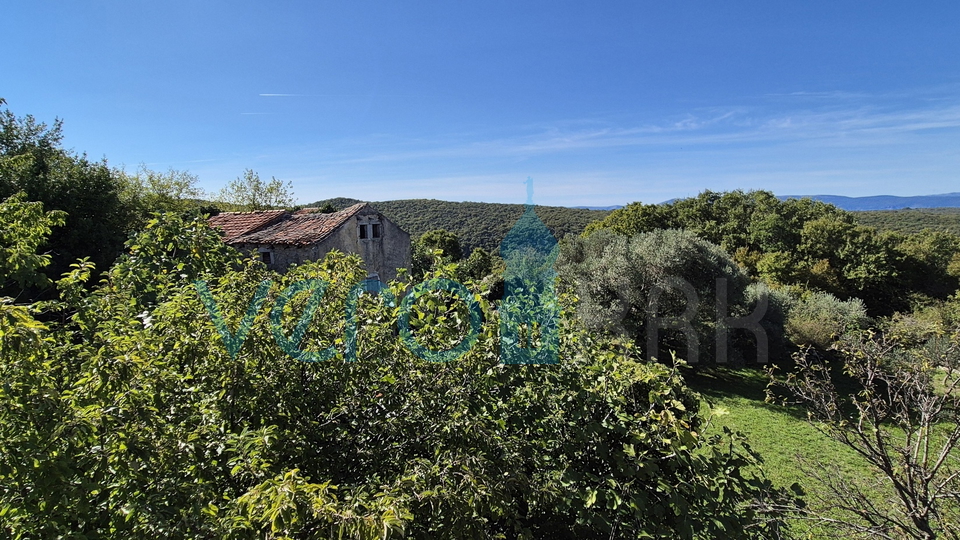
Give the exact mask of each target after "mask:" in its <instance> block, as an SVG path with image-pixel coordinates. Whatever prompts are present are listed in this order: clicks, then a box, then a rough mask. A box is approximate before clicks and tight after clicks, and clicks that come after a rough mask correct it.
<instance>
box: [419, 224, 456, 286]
mask: <svg viewBox="0 0 960 540" xmlns="http://www.w3.org/2000/svg"><path fill="white" fill-rule="evenodd" d="M412 247H413V249H412V251H413V253H412V257H411V258H412V261H411V266H412V268H411V275H412V276H413V278H414V279H420V278H421V277H422V276H423V275H424V274H426V273H427V272H428V271H430V270H432V269H435V268H437V267H438V266H439V265H442V264H446V263H451V262H457V261H459V260H460V259H462V258H463V251H462V250H461V249H460V240H459V238H457V235H455V234H453V233H452V232H449V231H446V230H444V229H434V230H432V231H427V232H425V233H423V234H422V235H420V237H419V238H417V239H416V240H414V242H413V246H412Z"/></svg>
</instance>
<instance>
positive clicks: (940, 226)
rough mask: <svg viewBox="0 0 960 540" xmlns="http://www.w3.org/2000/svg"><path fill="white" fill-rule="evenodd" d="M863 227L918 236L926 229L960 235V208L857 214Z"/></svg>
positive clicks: (915, 209) (879, 211) (914, 209)
mask: <svg viewBox="0 0 960 540" xmlns="http://www.w3.org/2000/svg"><path fill="white" fill-rule="evenodd" d="M854 215H855V216H856V217H857V221H858V222H859V223H860V224H862V225H867V226H869V227H876V228H877V229H880V230H885V231H896V232H901V233H907V234H916V233H918V232H920V231H922V230H924V229H932V230H938V231H946V232H949V233H952V234H960V208H908V209H905V210H876V211H868V212H855V213H854Z"/></svg>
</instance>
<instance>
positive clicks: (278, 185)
mask: <svg viewBox="0 0 960 540" xmlns="http://www.w3.org/2000/svg"><path fill="white" fill-rule="evenodd" d="M216 199H217V202H218V203H220V204H222V205H224V206H226V207H227V208H229V209H231V210H243V211H250V210H269V209H271V208H289V207H291V206H293V205H294V203H295V202H296V201H295V200H294V197H293V184H292V183H291V182H289V181H287V182H286V183H283V182H282V181H280V180H277V179H276V178H274V177H271V178H270V181H268V182H264V181H263V180H261V179H260V175H259V174H258V173H256V172H255V171H253V170H252V169H246V170H245V171H243V176H240V177H239V178H237V179H236V180H233V181H231V182H230V183H229V184H227V186H226V187H224V188H223V189H222V190H220V193H218V194H217V196H216Z"/></svg>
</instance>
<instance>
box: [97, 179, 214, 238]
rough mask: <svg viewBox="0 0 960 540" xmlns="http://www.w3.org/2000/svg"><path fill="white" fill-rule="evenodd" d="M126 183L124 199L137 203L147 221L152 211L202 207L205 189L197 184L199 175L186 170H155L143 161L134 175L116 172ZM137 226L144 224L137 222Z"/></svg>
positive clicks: (133, 203)
mask: <svg viewBox="0 0 960 540" xmlns="http://www.w3.org/2000/svg"><path fill="white" fill-rule="evenodd" d="M115 174H116V175H117V176H118V177H119V178H120V179H121V181H122V182H123V185H124V198H125V199H127V200H128V201H130V204H132V205H136V207H137V209H138V210H137V213H138V215H140V216H142V217H143V218H144V220H146V218H148V217H149V216H150V214H151V213H164V212H176V213H180V214H183V213H186V212H188V211H191V210H197V209H199V208H200V205H201V200H202V198H203V197H204V193H203V190H201V189H200V188H198V187H197V180H198V179H197V176H196V175H194V174H190V173H189V172H187V171H178V170H175V169H169V170H168V171H167V172H165V173H164V172H158V171H153V170H150V169H148V168H147V166H146V165H144V164H140V166H139V167H138V168H137V171H136V172H135V173H134V174H127V172H126V171H123V170H120V171H116V172H115ZM137 225H138V227H137V228H138V229H139V228H140V227H142V225H143V223H138V224H137Z"/></svg>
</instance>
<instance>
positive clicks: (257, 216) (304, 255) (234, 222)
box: [210, 203, 410, 282]
mask: <svg viewBox="0 0 960 540" xmlns="http://www.w3.org/2000/svg"><path fill="white" fill-rule="evenodd" d="M210 225H212V226H214V227H219V228H220V229H221V230H223V233H224V238H223V241H224V242H226V243H227V244H229V245H231V246H233V247H235V248H237V249H239V250H240V251H242V252H245V253H246V252H251V251H255V252H257V253H259V254H260V259H261V260H262V261H263V262H264V263H265V264H266V265H267V267H268V268H270V269H273V270H280V271H282V270H285V269H286V268H287V267H288V266H290V265H291V264H300V263H303V262H305V261H315V260H319V259H322V258H323V257H324V255H326V254H327V252H329V251H332V250H334V249H336V250H339V251H341V252H343V253H356V254H358V255H360V256H361V257H362V258H363V261H364V263H365V264H366V268H367V275H368V276H369V277H375V278H379V279H380V280H381V281H384V282H386V281H389V280H391V279H394V278H396V276H397V269H398V268H410V235H409V234H408V233H407V232H405V231H404V230H403V229H401V228H400V227H398V226H397V225H396V224H394V223H393V222H392V221H390V220H388V219H387V218H386V217H384V216H383V214H381V213H380V212H378V211H377V210H376V209H375V208H373V207H372V206H370V205H369V204H367V203H359V204H355V205H353V206H351V207H349V208H344V209H343V210H340V211H339V212H333V213H330V214H323V213H320V212H319V211H318V210H317V209H316V208H304V209H303V210H298V211H297V212H288V211H286V210H265V211H260V212H223V213H220V214H218V215H216V216H212V217H211V218H210Z"/></svg>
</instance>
